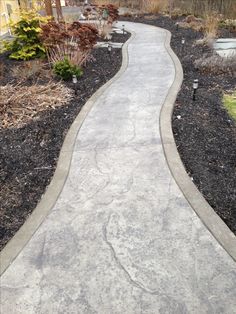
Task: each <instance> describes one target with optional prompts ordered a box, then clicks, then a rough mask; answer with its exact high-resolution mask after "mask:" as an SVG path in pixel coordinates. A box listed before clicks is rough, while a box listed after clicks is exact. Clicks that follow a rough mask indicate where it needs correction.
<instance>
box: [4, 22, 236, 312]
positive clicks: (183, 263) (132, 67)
mask: <svg viewBox="0 0 236 314" xmlns="http://www.w3.org/2000/svg"><path fill="white" fill-rule="evenodd" d="M126 24H128V23H126ZM128 28H129V29H131V30H132V31H134V32H135V33H136V35H135V38H133V39H132V41H131V42H130V44H129V47H128V52H129V62H128V67H127V69H126V71H125V72H124V73H123V74H122V76H121V77H120V78H119V79H118V80H116V81H115V82H113V84H112V85H111V86H110V87H109V88H108V89H107V90H106V91H105V92H104V93H103V95H101V96H100V97H99V98H98V99H97V101H96V103H95V105H94V106H93V108H92V110H91V111H90V113H89V114H88V116H87V118H86V119H85V122H84V124H83V126H82V128H81V130H80V132H79V134H78V137H77V140H76V143H75V147H74V152H73V158H72V163H71V168H70V173H69V175H68V178H67V181H66V184H65V186H64V189H63V191H62V193H61V195H60V197H59V199H58V200H57V202H56V204H55V206H54V208H53V210H52V211H51V213H50V214H49V215H48V217H47V218H46V219H45V221H44V223H43V224H42V225H41V226H40V228H39V229H38V230H37V232H36V233H35V234H34V236H33V237H32V239H31V240H30V241H29V242H28V244H27V245H26V246H25V247H24V249H23V250H22V251H21V253H20V254H19V255H18V257H17V258H16V259H15V260H14V262H13V263H12V264H11V265H10V266H9V267H8V269H7V270H6V271H5V272H4V274H3V275H2V278H1V286H2V287H1V289H2V290H1V303H2V305H1V311H2V313H4V314H8V313H9V314H14V313H24V314H30V313H50V314H51V313H53V314H54V313H69V314H72V313H82V314H84V313H89V314H90V313H99V314H118V313H122V314H123V313H127V314H138V313H140V314H141V313H147V314H151V313H153V314H157V313H160V314H164V313H166V314H178V313H179V314H184V313H196V314H202V313H208V314H211V313H217V314H233V313H236V264H235V262H234V261H233V259H232V258H231V257H230V256H229V255H228V254H227V253H226V251H224V249H223V248H222V247H221V246H220V245H219V244H218V242H217V241H216V240H215V238H214V237H213V236H212V235H211V233H210V232H209V231H208V230H207V229H206V227H205V226H204V225H203V223H202V222H201V221H200V219H199V218H198V217H197V216H196V214H195V212H194V211H193V210H192V208H191V207H190V205H189V204H188V202H187V201H186V200H185V198H184V197H183V195H182V193H181V191H180V190H179V188H178V186H177V185H176V183H175V181H174V179H173V178H172V175H171V173H170V171H169V169H168V166H167V163H166V160H165V157H164V153H163V149H162V144H161V139H160V135H159V114H160V109H161V106H162V104H163V102H164V100H165V98H166V96H167V94H168V90H169V88H170V86H171V85H172V83H173V81H174V77H175V69H174V65H173V62H172V59H171V58H170V56H169V54H168V52H167V50H166V48H165V46H164V42H165V38H166V32H165V31H164V30H161V29H158V28H154V27H151V26H145V25H141V24H133V23H129V25H128Z"/></svg>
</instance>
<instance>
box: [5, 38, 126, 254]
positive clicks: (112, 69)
mask: <svg viewBox="0 0 236 314" xmlns="http://www.w3.org/2000/svg"><path fill="white" fill-rule="evenodd" d="M129 37H130V34H129V33H126V34H125V35H115V36H114V38H113V39H112V40H111V41H115V40H117V39H119V42H125V41H126V40H128V38H129ZM0 63H1V64H3V65H4V67H5V68H7V69H11V70H10V71H9V70H8V71H6V72H5V73H3V76H2V78H1V82H0V84H1V85H6V84H8V83H10V82H14V84H17V83H18V82H17V81H15V78H14V77H13V76H12V70H13V69H14V68H15V67H16V66H18V65H19V64H21V61H13V60H9V59H8V58H7V55H6V54H4V55H0ZM121 64H122V50H121V49H112V51H111V52H110V53H109V52H108V49H107V48H96V49H94V50H93V52H92V59H91V60H90V61H89V62H88V63H87V65H86V67H85V69H84V74H83V76H82V77H81V78H80V79H79V80H78V83H77V84H76V95H74V86H73V83H71V82H65V83H63V84H65V85H66V86H67V87H69V88H71V89H72V90H73V98H72V100H71V101H70V103H69V104H67V105H63V106H59V107H56V108H55V109H50V110H45V111H42V112H41V113H39V114H37V115H36V116H35V117H34V118H33V119H31V121H29V122H28V123H27V124H26V125H24V126H23V127H20V128H16V127H11V128H5V129H4V128H3V129H0V146H1V151H0V181H1V186H0V220H1V224H0V249H2V248H3V247H4V246H5V245H6V243H7V242H8V241H9V240H10V239H11V238H12V236H13V235H14V234H15V233H16V232H17V230H18V229H19V228H20V227H21V226H22V225H23V223H24V222H25V220H26V219H27V217H28V216H29V215H30V214H31V212H32V211H33V210H34V208H35V207H36V205H37V203H38V202H39V201H40V199H41V197H42V195H43V194H44V192H45V189H46V187H47V186H48V184H49V183H50V181H51V179H52V176H53V174H54V171H55V168H56V165H57V160H58V157H59V153H60V149H61V146H62V143H63V141H64V138H65V136H66V133H67V131H68V129H69V128H70V126H71V124H72V122H73V121H74V119H75V118H76V116H77V115H78V114H79V112H80V110H81V108H82V107H83V105H84V104H85V103H86V101H87V100H88V99H89V98H90V96H92V95H93V94H94V93H95V91H96V90H98V88H99V87H101V86H102V85H104V84H105V83H106V82H107V81H108V80H110V79H111V78H112V77H113V76H114V75H115V74H116V73H117V72H118V71H119V69H120V67H121ZM46 67H47V66H46ZM46 80H47V79H46ZM54 80H55V81H57V80H56V79H54ZM26 84H29V85H31V84H32V82H31V81H30V80H28V81H27V82H26Z"/></svg>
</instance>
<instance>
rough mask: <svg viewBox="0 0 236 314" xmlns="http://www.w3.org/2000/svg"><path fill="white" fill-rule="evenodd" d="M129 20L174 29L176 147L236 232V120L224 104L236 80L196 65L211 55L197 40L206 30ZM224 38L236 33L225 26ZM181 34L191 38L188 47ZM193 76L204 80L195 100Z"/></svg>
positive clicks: (166, 20) (168, 22)
mask: <svg viewBox="0 0 236 314" xmlns="http://www.w3.org/2000/svg"><path fill="white" fill-rule="evenodd" d="M121 19H122V20H124V18H121ZM182 19H183V18H179V19H178V21H180V20H182ZM126 20H129V21H130V20H132V21H137V22H140V23H146V24H150V25H156V26H159V27H162V28H165V29H168V30H169V31H171V32H172V39H171V46H172V49H173V50H174V51H175V53H176V54H177V55H178V57H179V59H180V61H181V63H182V65H183V70H184V81H183V85H182V89H181V91H180V92H179V94H178V97H177V100H176V104H175V108H174V112H173V117H172V127H173V132H174V136H175V141H176V144H177V148H178V151H179V154H180V156H181V158H182V161H183V163H184V165H185V167H186V170H187V172H188V174H189V176H191V177H192V178H193V181H194V183H195V184H196V186H197V187H198V189H199V190H200V191H201V193H202V194H203V195H204V197H205V199H206V200H207V201H208V203H209V204H210V205H211V206H212V207H213V208H214V210H215V211H216V212H217V213H218V214H219V216H220V217H221V218H222V219H223V220H224V221H225V223H226V224H227V225H228V227H229V228H230V229H231V230H232V231H233V232H234V233H235V234H236V123H235V122H234V121H233V120H232V118H231V117H230V116H229V115H228V113H227V112H226V110H225V109H224V107H223V104H222V94H223V91H228V90H232V89H233V88H235V86H236V78H234V77H232V76H231V75H227V74H219V75H212V74H210V73H209V74H202V73H200V72H199V71H198V70H196V69H195V68H194V65H193V62H194V60H196V59H199V58H201V57H203V56H204V55H205V56H206V57H207V56H210V55H211V54H212V51H211V50H210V49H209V48H207V47H197V48H196V47H194V45H193V43H194V41H195V40H196V39H199V38H202V37H203V34H202V33H201V32H196V31H193V30H191V29H181V28H180V29H179V30H178V31H177V30H176V25H175V23H176V22H177V20H172V19H170V18H168V17H164V16H157V17H156V19H154V20H151V21H150V20H147V19H145V18H144V16H141V17H138V18H133V19H130V18H128V19H126ZM219 36H220V37H234V36H235V33H234V34H233V33H231V32H229V31H228V30H226V29H222V30H221V33H220V34H219ZM182 38H185V40H186V43H185V46H184V49H183V47H182V44H181V39H182ZM147 48H148V47H147ZM194 79H199V83H200V86H199V90H198V92H197V100H196V101H195V102H194V101H192V93H193V90H192V83H193V80H194ZM177 116H180V117H181V118H180V119H178V118H177Z"/></svg>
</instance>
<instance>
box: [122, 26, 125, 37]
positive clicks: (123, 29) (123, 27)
mask: <svg viewBox="0 0 236 314" xmlns="http://www.w3.org/2000/svg"><path fill="white" fill-rule="evenodd" d="M122 31H123V35H124V34H125V25H122Z"/></svg>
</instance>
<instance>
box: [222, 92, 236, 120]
mask: <svg viewBox="0 0 236 314" xmlns="http://www.w3.org/2000/svg"><path fill="white" fill-rule="evenodd" d="M224 105H225V108H226V109H227V111H228V113H229V115H230V116H231V117H232V118H233V119H234V120H235V121H236V92H233V93H230V94H225V95H224Z"/></svg>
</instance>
